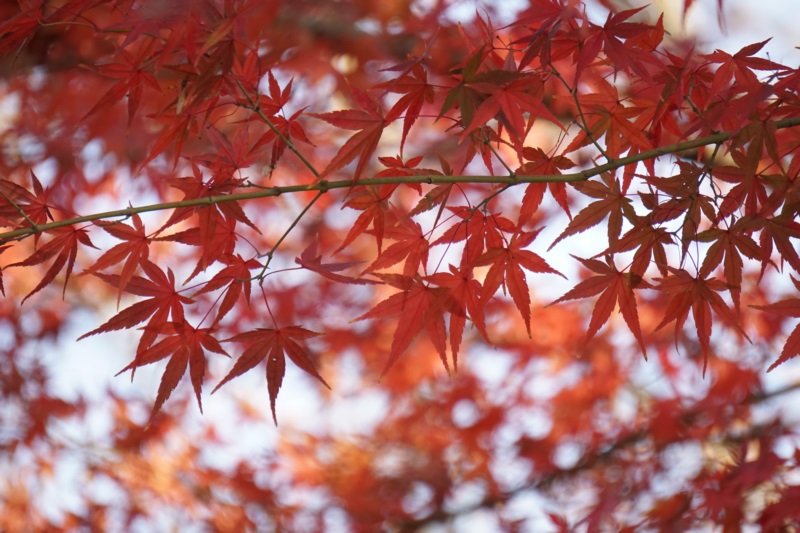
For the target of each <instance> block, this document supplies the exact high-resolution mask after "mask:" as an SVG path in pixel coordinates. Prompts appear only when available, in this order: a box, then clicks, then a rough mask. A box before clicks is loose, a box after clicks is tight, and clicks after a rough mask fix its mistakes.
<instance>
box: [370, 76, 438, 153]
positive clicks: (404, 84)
mask: <svg viewBox="0 0 800 533" xmlns="http://www.w3.org/2000/svg"><path fill="white" fill-rule="evenodd" d="M384 70H388V69H384ZM375 88H376V89H386V90H387V91H389V92H393V93H399V94H402V95H403V96H402V97H401V98H400V99H399V100H398V101H397V103H395V104H394V106H392V109H390V110H389V115H390V116H397V117H399V116H400V115H401V114H402V113H403V112H404V111H405V113H406V116H405V119H404V120H403V134H402V136H401V137H400V154H401V155H402V153H403V146H404V145H405V143H406V137H407V136H408V132H409V131H411V126H413V125H414V123H415V122H416V121H417V118H419V114H420V112H421V111H422V106H423V105H424V104H425V103H426V102H427V103H429V104H430V103H432V102H433V97H434V91H433V86H432V85H429V84H428V75H427V73H426V72H425V69H424V68H423V67H422V65H420V64H419V63H415V64H413V65H412V66H411V67H410V69H409V71H408V72H405V73H403V75H401V76H400V77H399V78H396V79H394V80H391V81H387V82H385V83H381V84H379V85H376V86H375Z"/></svg>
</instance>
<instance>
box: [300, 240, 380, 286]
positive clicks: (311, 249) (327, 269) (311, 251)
mask: <svg viewBox="0 0 800 533" xmlns="http://www.w3.org/2000/svg"><path fill="white" fill-rule="evenodd" d="M294 262H295V263H297V264H298V265H300V266H301V267H303V268H305V269H306V270H310V271H312V272H316V273H317V274H319V275H320V276H322V277H324V278H328V279H329V280H332V281H338V282H340V283H350V284H354V285H371V284H374V283H377V282H375V281H373V280H371V279H363V278H354V277H351V276H344V275H342V274H336V272H341V271H342V270H345V269H348V268H351V267H354V266H356V265H360V264H362V263H363V261H346V262H341V263H323V262H322V256H321V255H319V254H317V243H316V241H314V242H312V243H311V244H309V245H308V246H307V247H306V249H305V250H303V253H301V254H300V257H297V258H295V260H294Z"/></svg>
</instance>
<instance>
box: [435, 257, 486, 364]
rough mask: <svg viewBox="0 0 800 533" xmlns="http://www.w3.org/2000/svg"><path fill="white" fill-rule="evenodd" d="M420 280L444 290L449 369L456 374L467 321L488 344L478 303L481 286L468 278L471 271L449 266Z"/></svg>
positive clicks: (482, 315) (481, 305)
mask: <svg viewBox="0 0 800 533" xmlns="http://www.w3.org/2000/svg"><path fill="white" fill-rule="evenodd" d="M424 279H425V281H428V282H430V283H433V284H434V285H438V286H439V287H443V288H446V289H447V292H446V293H445V294H443V295H442V296H441V298H443V299H444V300H445V301H446V304H445V305H446V309H447V311H449V312H450V350H451V351H452V353H453V370H454V371H456V372H457V371H458V349H459V347H460V346H461V339H462V337H463V335H464V326H465V325H466V320H467V318H469V319H470V320H472V323H473V324H474V325H475V327H476V328H477V329H478V331H479V332H480V334H481V335H483V338H484V339H486V342H489V334H488V333H487V332H486V321H485V319H484V314H483V302H482V301H481V284H480V283H479V282H478V280H476V279H474V278H473V277H472V268H466V269H462V270H459V269H458V268H457V267H456V266H455V265H450V272H437V273H435V274H431V275H430V276H426V277H425V278H424Z"/></svg>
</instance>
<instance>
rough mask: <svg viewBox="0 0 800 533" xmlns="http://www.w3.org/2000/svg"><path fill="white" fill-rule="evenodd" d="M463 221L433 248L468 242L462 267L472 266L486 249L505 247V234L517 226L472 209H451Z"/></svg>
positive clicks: (502, 217) (446, 232)
mask: <svg viewBox="0 0 800 533" xmlns="http://www.w3.org/2000/svg"><path fill="white" fill-rule="evenodd" d="M448 209H450V210H451V211H452V212H453V214H454V215H456V216H457V217H459V218H461V219H462V220H461V221H459V222H457V223H456V224H453V225H452V226H450V227H449V228H448V229H447V230H446V231H445V232H444V234H443V235H442V236H441V237H439V238H438V239H436V241H434V242H433V243H431V246H436V245H438V244H451V243H454V242H461V241H466V242H465V243H464V252H463V254H462V256H461V264H462V265H471V264H473V263H474V261H475V260H476V259H477V258H478V257H479V256H480V255H481V254H482V253H483V251H484V250H485V249H486V248H497V247H502V246H503V234H504V233H512V232H514V230H515V229H516V225H515V224H514V223H513V222H511V220H509V219H507V218H506V217H504V216H500V215H497V214H494V213H488V214H485V213H484V212H483V211H480V210H476V209H473V208H471V207H465V206H459V207H449V208H448Z"/></svg>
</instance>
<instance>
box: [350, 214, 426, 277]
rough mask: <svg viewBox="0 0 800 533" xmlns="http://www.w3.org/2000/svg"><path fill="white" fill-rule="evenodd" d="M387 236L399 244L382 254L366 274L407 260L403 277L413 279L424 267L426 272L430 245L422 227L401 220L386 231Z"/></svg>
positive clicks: (406, 220)
mask: <svg viewBox="0 0 800 533" xmlns="http://www.w3.org/2000/svg"><path fill="white" fill-rule="evenodd" d="M385 236H386V237H388V238H390V239H394V240H396V241H398V242H396V243H394V244H392V245H391V246H389V248H387V249H386V250H384V251H383V253H381V254H380V255H379V256H378V258H377V259H375V261H373V262H372V264H371V265H369V266H368V267H367V268H366V269H365V270H364V272H362V273H361V275H362V276H363V275H364V274H369V273H372V272H375V271H376V270H381V269H384V268H388V267H390V266H392V265H395V264H397V263H399V262H400V261H402V260H403V259H405V263H404V265H403V275H404V276H405V277H407V278H412V277H414V275H415V274H416V273H417V271H418V270H419V266H420V265H422V268H423V270H425V268H426V266H427V264H428V249H429V247H430V244H429V243H428V240H427V239H426V238H425V235H424V234H423V233H422V227H420V225H419V224H418V223H417V222H414V221H413V220H410V219H407V218H404V219H401V220H400V222H399V223H398V225H397V226H395V227H393V228H389V229H387V230H385Z"/></svg>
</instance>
